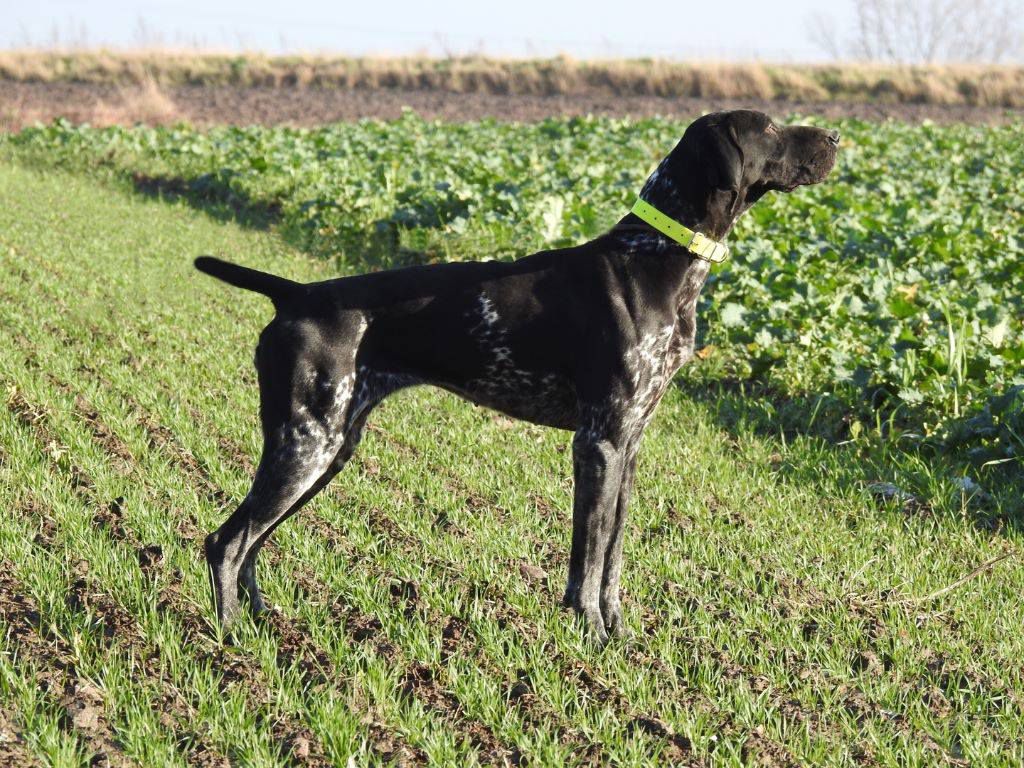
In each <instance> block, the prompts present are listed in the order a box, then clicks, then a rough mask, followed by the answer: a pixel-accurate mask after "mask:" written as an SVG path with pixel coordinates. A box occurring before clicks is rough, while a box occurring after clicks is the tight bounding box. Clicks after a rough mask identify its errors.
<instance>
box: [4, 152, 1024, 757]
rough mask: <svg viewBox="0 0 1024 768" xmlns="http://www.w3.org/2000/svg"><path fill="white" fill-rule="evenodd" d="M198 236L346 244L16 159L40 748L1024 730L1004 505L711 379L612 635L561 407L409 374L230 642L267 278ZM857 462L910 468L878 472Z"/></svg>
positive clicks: (28, 666)
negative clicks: (566, 606)
mask: <svg viewBox="0 0 1024 768" xmlns="http://www.w3.org/2000/svg"><path fill="white" fill-rule="evenodd" d="M201 252H216V253H222V254H230V255H232V256H234V257H236V258H240V259H241V258H244V259H245V261H246V262H247V263H250V264H253V265H255V266H257V267H261V268H265V269H270V270H273V271H276V272H280V273H287V274H289V275H291V276H293V277H296V278H303V279H317V278H322V277H325V276H327V275H329V274H331V273H332V267H331V266H329V265H328V264H326V263H325V262H323V261H317V260H311V259H309V258H308V257H307V256H305V255H304V254H303V253H301V252H299V251H296V250H295V249H294V248H293V247H292V246H291V245H289V244H288V243H286V242H285V241H284V240H283V239H282V238H281V237H280V236H279V234H278V233H277V231H276V230H275V229H274V228H273V227H271V228H269V229H264V230H261V229H255V228H251V227H248V228H247V227H244V226H241V225H240V224H239V223H238V222H237V221H234V220H232V219H231V217H217V216H210V215H207V214H206V213H205V212H203V211H201V210H195V209H193V208H192V207H190V206H189V205H188V203H187V201H186V200H185V199H177V200H176V201H175V200H166V199H163V198H160V197H147V196H142V195H138V194H136V193H134V192H132V191H131V190H130V188H129V186H128V185H127V184H124V183H121V182H117V181H111V180H109V179H108V180H107V181H105V182H101V181H97V180H95V179H92V178H89V177H87V176H83V175H73V174H67V173H63V172H60V171H55V170H52V169H49V170H39V169H35V170H33V169H29V168H26V167H24V166H22V165H19V164H16V163H13V162H11V161H10V160H3V161H2V162H0V262H2V265H3V274H4V275H5V277H4V279H3V281H0V292H2V294H3V301H0V323H2V325H3V327H4V329H5V333H4V334H3V335H2V336H0V383H2V385H3V389H4V398H5V408H3V409H0V459H2V460H0V478H2V482H0V502H2V503H3V505H4V508H5V509H6V510H7V514H5V515H4V516H3V517H2V518H0V564H2V567H0V573H2V577H0V621H2V622H3V624H4V629H5V632H4V633H3V637H4V640H3V644H4V650H5V653H4V654H3V655H2V656H0V690H2V691H3V692H4V697H3V704H2V705H0V708H2V709H3V713H2V714H3V715H4V717H5V718H6V719H7V720H8V721H10V722H12V723H14V724H15V726H16V729H17V732H18V734H19V735H20V737H21V739H22V742H21V743H20V745H15V746H20V747H22V748H24V749H26V750H28V751H30V752H31V753H32V754H33V755H34V756H35V759H36V760H37V761H38V762H40V763H44V764H56V765H82V764H87V763H88V762H89V761H90V759H91V758H92V757H93V756H94V755H96V754H99V753H102V754H104V755H106V757H107V758H108V759H109V760H110V761H111V762H112V763H118V764H121V763H125V764H137V765H154V764H161V765H162V764H168V765H209V764H216V763H217V762H218V761H221V760H223V759H229V760H231V761H233V762H235V763H239V764H247V765H286V764H314V765H316V764H330V763H333V764H342V765H343V764H346V763H347V762H348V761H349V759H350V758H353V759H354V761H355V763H356V764H363V763H370V764H387V763H398V764H415V763H422V762H429V763H431V764H439V765H440V764H444V765H464V764H473V763H475V762H480V763H496V762H501V761H503V760H509V761H514V760H517V759H525V760H526V761H528V762H530V763H534V764H542V765H573V764H606V763H614V764H619V765H650V764H652V763H658V762H661V763H674V764H692V765H739V764H755V763H761V764H769V765H783V764H790V763H798V764H815V765H855V764H867V765H922V766H923V765H935V764H939V763H950V764H954V765H956V764H974V765H1017V764H1020V762H1021V761H1022V760H1024V752H1022V751H1021V749H1022V748H1021V744H1022V743H1024V716H1022V714H1021V713H1022V712H1024V668H1022V667H1021V662H1020V659H1021V655H1022V651H1024V648H1022V647H1021V639H1020V632H1019V628H1020V625H1021V619H1022V615H1021V606H1020V599H1019V596H1020V594H1021V591H1022V588H1024V565H1022V563H1021V560H1020V558H1019V556H1018V555H1019V551H1020V543H1021V533H1020V530H1019V519H1018V518H1017V517H1015V516H1009V517H1005V516H1004V517H999V516H998V510H996V512H997V519H999V520H1000V521H1001V522H1000V524H999V525H997V526H993V525H991V524H990V523H991V520H992V518H991V517H989V516H988V515H987V514H986V515H984V516H979V515H978V514H977V512H976V509H975V507H974V506H973V505H972V504H971V503H970V502H969V499H968V498H966V497H965V495H964V494H961V493H957V494H956V495H955V496H954V494H953V493H951V492H950V490H951V488H950V485H949V482H948V479H947V478H945V477H944V476H942V475H941V474H939V473H937V472H936V471H935V470H934V469H933V468H932V467H930V466H929V465H928V463H927V462H919V464H914V461H915V460H914V458H913V456H909V457H908V456H907V455H904V454H902V453H900V452H899V451H897V450H896V448H895V447H894V446H890V447H889V449H888V450H889V453H884V452H883V453H875V454H871V456H870V457H869V458H870V459H871V461H874V462H876V464H874V465H872V464H870V463H866V462H865V456H864V455H863V454H862V453H861V451H860V450H859V448H858V447H857V446H855V445H849V444H848V445H844V446H835V445H831V444H829V443H828V442H826V441H824V440H821V439H820V438H816V437H814V436H812V435H807V434H801V433H796V434H787V433H785V432H784V433H783V436H782V437H780V436H777V433H776V435H772V434H770V430H769V429H766V428H765V427H766V425H770V424H771V423H772V420H771V418H770V415H769V411H768V409H769V408H770V407H771V404H770V403H767V402H765V401H763V400H761V399H759V398H758V397H747V398H738V397H736V396H734V395H731V394H729V393H728V392H721V393H719V394H718V395H713V396H710V397H706V398H701V399H694V398H692V397H689V396H687V395H686V393H684V392H683V391H682V390H681V389H680V388H672V390H671V391H670V392H669V394H668V395H667V396H666V398H665V400H664V401H663V403H662V405H661V406H660V408H659V411H658V414H657V416H656V418H655V420H654V422H653V424H652V426H651V428H650V429H649V431H648V434H647V436H646V439H645V445H644V448H643V450H642V452H641V458H640V466H639V471H638V478H637V493H636V500H635V502H634V506H633V513H632V515H631V521H630V524H629V529H628V538H627V543H626V557H627V563H628V565H627V568H626V570H625V573H624V588H625V592H626V595H627V598H626V602H627V610H628V621H629V623H630V624H631V626H632V628H633V630H634V632H635V637H634V639H633V640H632V641H630V642H628V643H622V644H613V645H612V646H610V647H609V648H608V649H606V650H604V651H603V652H596V651H594V649H593V648H591V647H590V646H589V645H588V644H587V643H586V642H585V641H584V639H583V638H582V635H581V633H580V631H579V629H578V627H577V626H575V624H574V622H573V621H572V620H571V618H570V616H569V615H567V614H566V613H564V612H563V611H561V610H560V609H559V608H558V606H557V601H558V596H559V593H560V588H561V586H562V584H563V582H564V580H565V573H566V559H567V557H566V556H567V547H568V526H569V511H568V510H569V509H570V501H571V485H570V482H569V477H570V458H569V454H568V452H567V445H568V436H567V435H566V434H564V433H560V432H556V431H553V430H545V429H541V428H537V427H532V426H528V425H524V424H519V423H513V422H510V421H509V420H507V419H505V418H503V417H500V416H497V415H495V414H493V413H490V412H488V411H485V410H482V409H478V408H474V407H472V406H469V405H467V404H465V403H463V402H461V401H458V400H457V399H455V398H453V397H451V396H448V395H445V394H443V393H439V392H436V391H432V390H427V389H418V390H412V391H410V392H406V393H403V394H401V395H399V396H397V397H395V398H394V399H393V400H390V401H388V403H386V404H385V405H384V406H383V407H382V408H381V409H379V410H378V411H377V412H376V413H375V414H374V418H373V419H372V420H371V429H370V431H369V434H368V436H367V438H366V440H365V441H364V443H363V445H362V446H361V448H360V451H359V453H358V454H357V459H356V460H354V461H353V463H352V464H351V465H350V466H349V467H348V468H347V469H346V470H345V471H344V472H343V473H342V475H341V476H340V477H339V478H338V479H337V480H336V481H335V483H334V484H333V486H332V490H331V491H330V492H328V493H325V494H324V495H322V496H321V497H319V498H318V499H317V500H316V501H314V502H313V503H311V505H310V506H309V507H308V508H307V509H306V510H305V511H304V512H303V514H302V515H301V517H300V518H299V519H296V520H293V521H291V522H289V523H287V524H286V525H284V526H283V527H282V528H281V529H280V531H279V532H278V534H277V535H276V545H275V546H274V547H272V548H271V549H270V551H268V552H267V554H266V555H265V559H264V561H263V563H262V581H263V584H264V585H265V589H266V592H267V595H268V597H269V599H270V600H271V601H272V602H273V603H274V604H275V605H277V606H279V613H277V614H276V615H275V616H274V617H273V618H272V619H271V620H270V621H269V622H267V623H264V624H261V625H258V626H257V625H254V624H252V623H251V622H249V621H246V622H243V624H242V627H241V628H240V631H239V633H238V637H237V638H236V640H235V644H234V645H230V646H225V645H223V644H222V643H221V642H220V638H218V637H217V635H216V632H215V631H214V630H213V628H212V624H211V621H212V612H211V608H210V605H209V601H208V595H207V585H206V576H205V573H204V568H203V564H202V560H201V552H200V548H201V541H202V536H203V535H204V534H205V533H206V532H207V531H208V530H210V529H212V528H213V527H215V526H216V525H218V524H219V523H220V521H221V520H223V518H224V516H225V514H226V513H227V511H228V509H229V508H230V507H231V505H232V504H233V503H235V502H237V501H238V500H239V499H240V498H241V496H242V495H243V494H244V492H245V491H246V489H247V482H248V480H249V477H250V472H251V467H252V464H253V462H254V460H255V458H256V452H257V450H258V445H257V440H258V427H257V420H256V407H257V400H256V388H255V383H254V375H253V372H252V368H251V354H252V348H253V344H254V342H255V339H256V334H257V332H258V329H259V328H260V327H261V324H262V323H263V322H265V321H266V320H267V319H269V316H270V312H271V309H270V307H269V305H268V303H267V302H265V301H264V300H262V299H260V298H258V297H255V296H251V295H247V294H244V293H241V292H236V291H232V290H230V289H227V288H225V287H224V286H222V285H219V284H216V283H214V282H213V281H211V280H208V279H204V278H202V277H201V276H199V275H198V274H196V273H194V272H193V271H192V269H191V267H190V260H191V257H192V256H193V255H195V254H197V253H201ZM759 408H760V409H761V410H760V411H759V410H758V409H759ZM759 413H760V415H758V414H759ZM899 462H902V463H899ZM893 467H896V470H894V469H893ZM875 471H887V472H892V471H900V472H905V473H916V474H917V476H918V478H919V480H920V485H921V487H922V488H924V489H928V490H929V491H930V494H929V495H928V496H927V497H926V498H925V501H926V502H927V503H926V504H920V505H916V506H913V505H900V504H898V503H896V502H892V503H881V504H880V503H879V502H878V500H877V499H876V498H875V497H873V496H872V495H871V493H869V492H868V491H867V490H866V489H865V481H866V480H871V479H876V478H874V477H872V476H871V473H873V472H875ZM997 503H1000V504H1001V503H1002V502H997ZM1007 553H1008V554H1009V555H1010V556H1009V557H1007V558H1006V559H1004V560H1002V561H1001V562H999V563H998V564H995V565H993V566H991V567H990V568H986V569H984V570H983V571H982V572H980V573H978V574H977V575H976V577H974V578H972V579H970V580H969V581H967V582H965V583H963V584H962V585H960V586H959V587H957V588H955V589H952V590H950V591H948V592H945V593H943V594H941V595H939V596H938V597H936V598H934V599H923V600H922V598H927V597H928V596H929V595H931V594H932V593H935V592H937V591H939V590H942V589H943V588H945V587H946V586H948V585H951V584H954V583H955V582H957V581H958V580H959V579H961V578H963V577H964V576H965V575H968V574H970V573H971V572H972V571H973V570H974V569H976V568H977V567H978V566H979V565H981V564H983V563H986V562H989V561H992V560H993V559H994V558H996V557H998V556H1000V555H1003V554H1007ZM524 565H526V566H531V567H530V568H522V567H521V566H524ZM538 568H539V569H541V570H540V571H537V570H536V569H538ZM3 748H5V746H4V745H0V749H3ZM0 754H3V753H2V752H0Z"/></svg>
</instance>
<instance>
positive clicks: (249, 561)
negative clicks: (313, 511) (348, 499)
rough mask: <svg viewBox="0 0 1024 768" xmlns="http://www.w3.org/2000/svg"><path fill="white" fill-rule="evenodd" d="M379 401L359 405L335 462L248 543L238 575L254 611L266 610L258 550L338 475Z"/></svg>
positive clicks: (352, 452)
mask: <svg viewBox="0 0 1024 768" xmlns="http://www.w3.org/2000/svg"><path fill="white" fill-rule="evenodd" d="M379 402H380V401H379V400H378V401H377V402H375V403H373V404H372V405H369V406H367V405H362V406H361V407H359V411H360V412H359V414H358V415H357V416H356V418H355V420H354V421H353V422H352V424H351V425H350V426H349V427H348V429H347V430H346V432H345V439H344V442H343V443H342V445H341V449H340V450H339V451H338V453H337V454H336V455H335V457H334V461H332V462H331V465H330V467H328V469H327V471H326V472H324V474H323V475H321V476H320V478H319V479H318V480H317V481H316V482H315V483H314V484H313V486H312V487H311V488H310V489H309V490H308V491H306V493H304V494H303V495H302V496H301V497H300V498H299V500H298V501H296V502H295V503H294V504H293V505H292V506H291V508H289V509H288V511H287V512H285V513H284V514H283V515H281V516H280V517H279V518H278V519H277V520H276V521H275V522H274V523H273V524H272V525H271V526H270V527H269V528H268V529H267V530H266V531H265V532H264V533H263V535H262V536H261V537H260V538H259V539H258V540H257V541H256V542H255V543H253V544H252V546H250V548H249V551H248V553H247V554H246V556H245V560H244V561H243V563H242V568H241V570H240V572H239V575H238V583H239V587H240V589H241V591H242V592H243V593H244V594H245V596H246V599H247V600H248V601H249V607H250V609H251V610H252V612H253V613H254V614H259V613H262V612H263V611H265V610H266V605H265V604H264V602H263V597H262V595H261V594H260V589H259V584H258V583H257V580H256V559H257V556H258V555H259V553H260V549H261V548H262V547H263V545H264V543H266V541H267V539H269V538H270V537H271V535H273V533H274V531H275V530H276V529H277V527H278V526H279V525H280V524H281V523H283V522H284V521H285V520H287V519H288V518H289V517H291V516H292V515H294V514H295V513H296V512H298V511H299V510H300V509H301V508H302V507H303V506H305V504H306V503H307V502H308V501H310V500H311V499H312V498H313V497H314V496H316V495H317V494H318V493H319V492H320V491H321V490H323V489H324V488H325V487H327V485H328V483H330V482H331V480H332V479H333V478H334V476H335V475H337V474H338V473H339V472H341V470H342V469H343V468H344V467H345V465H346V464H347V463H348V460H349V459H351V458H352V455H353V454H354V453H355V450H356V447H357V446H358V445H359V442H360V441H361V440H362V436H363V427H364V426H365V424H366V419H367V417H368V416H369V415H370V411H371V410H372V408H373V407H374V406H376V405H377V404H378V403H379Z"/></svg>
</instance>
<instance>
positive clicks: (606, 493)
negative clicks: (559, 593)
mask: <svg viewBox="0 0 1024 768" xmlns="http://www.w3.org/2000/svg"><path fill="white" fill-rule="evenodd" d="M572 448H573V476H574V479H575V484H576V488H575V498H574V500H573V513H572V551H571V553H570V555H569V584H568V586H567V587H566V590H565V598H564V601H565V604H566V605H568V606H570V607H571V608H573V609H574V610H575V611H576V613H577V614H579V615H580V616H582V617H583V619H584V621H585V622H586V624H587V629H588V630H589V631H590V633H591V634H592V635H593V637H594V638H595V639H596V640H597V641H598V642H599V643H601V644H602V645H603V644H604V643H606V642H607V641H608V632H607V630H606V629H605V620H604V618H603V617H602V615H601V583H602V580H603V574H604V563H605V556H606V553H607V552H608V546H609V537H610V534H611V531H612V525H613V523H614V519H615V508H616V503H617V499H618V495H619V487H620V485H621V480H622V466H623V461H622V450H621V448H620V447H618V445H616V442H615V441H614V440H612V439H610V438H609V437H607V436H605V435H602V434H600V433H599V432H596V431H595V430H593V429H592V428H587V429H581V430H579V431H578V432H577V433H576V436H575V438H574V439H573V443H572Z"/></svg>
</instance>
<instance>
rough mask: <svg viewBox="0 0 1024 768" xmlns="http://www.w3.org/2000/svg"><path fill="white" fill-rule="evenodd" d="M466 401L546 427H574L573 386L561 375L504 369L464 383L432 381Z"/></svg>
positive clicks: (575, 416)
mask: <svg viewBox="0 0 1024 768" xmlns="http://www.w3.org/2000/svg"><path fill="white" fill-rule="evenodd" d="M433 383H434V384H436V385H437V386H439V387H442V388H444V389H447V390H448V391H450V392H454V393H455V394H457V395H459V396H460V397H463V398H465V399H466V400H469V401H470V402H473V403H476V404H477V405H482V406H485V407H487V408H492V409H494V410H496V411H500V412H501V413H504V414H505V415H507V416H511V417H512V418H514V419H522V420H523V421H529V422H531V423H533V424H542V425H544V426H547V427H557V428H559V429H569V430H574V429H576V426H577V421H578V407H577V402H576V388H575V387H574V386H573V385H572V383H571V382H570V381H569V380H568V379H567V378H565V377H563V376H560V375H558V374H554V373H546V374H545V373H537V372H533V371H526V370H521V369H516V368H513V369H508V370H503V371H501V372H500V373H499V372H494V371H488V372H486V373H485V374H484V375H483V376H481V377H479V378H475V379H470V380H469V381H466V382H464V383H460V384H452V383H449V382H433Z"/></svg>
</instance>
